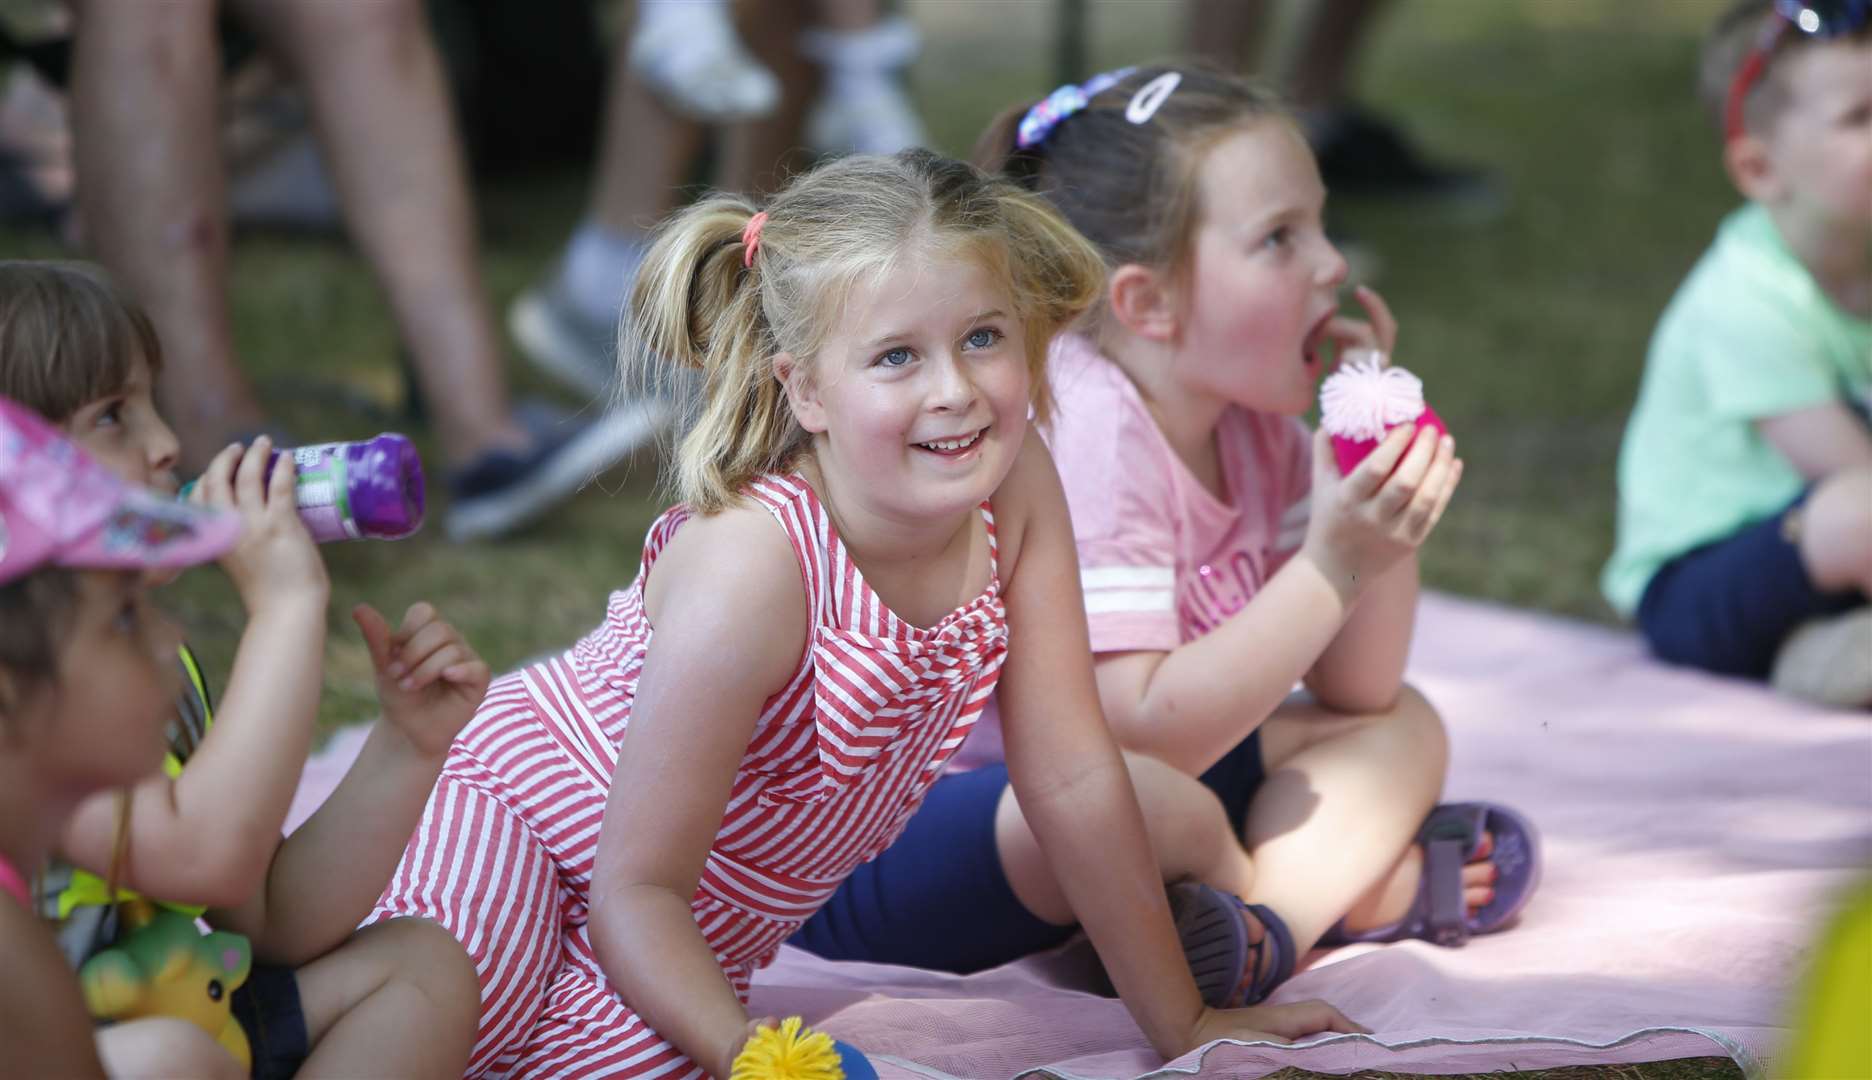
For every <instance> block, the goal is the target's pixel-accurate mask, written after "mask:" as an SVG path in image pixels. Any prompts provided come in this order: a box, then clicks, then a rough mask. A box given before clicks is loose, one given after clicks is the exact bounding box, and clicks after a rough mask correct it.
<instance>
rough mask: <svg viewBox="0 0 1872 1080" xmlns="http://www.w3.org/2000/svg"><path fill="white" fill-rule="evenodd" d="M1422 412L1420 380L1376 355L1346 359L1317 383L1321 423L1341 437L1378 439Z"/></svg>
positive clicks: (1355, 439)
mask: <svg viewBox="0 0 1872 1080" xmlns="http://www.w3.org/2000/svg"><path fill="white" fill-rule="evenodd" d="M1423 411H1424V398H1423V380H1422V379H1419V378H1418V377H1417V376H1415V375H1412V374H1411V373H1410V372H1408V371H1405V370H1404V369H1403V368H1401V367H1385V366H1384V365H1383V363H1382V362H1381V360H1380V359H1379V357H1378V355H1377V354H1367V355H1365V356H1360V357H1358V358H1356V359H1351V358H1348V359H1347V360H1345V361H1344V362H1343V363H1341V364H1340V365H1339V370H1337V371H1335V372H1333V373H1332V374H1331V375H1329V376H1327V377H1326V381H1325V383H1324V384H1322V385H1321V386H1320V426H1321V427H1323V428H1325V429H1326V433H1327V434H1329V435H1338V436H1340V437H1341V438H1346V439H1352V440H1354V441H1364V440H1368V439H1381V438H1383V437H1384V433H1385V432H1386V431H1388V430H1390V429H1391V428H1394V427H1396V426H1397V425H1399V424H1407V423H1409V422H1411V421H1412V420H1415V419H1417V417H1418V416H1420V415H1422V413H1423Z"/></svg>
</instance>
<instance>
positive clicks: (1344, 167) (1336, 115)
mask: <svg viewBox="0 0 1872 1080" xmlns="http://www.w3.org/2000/svg"><path fill="white" fill-rule="evenodd" d="M1305 127H1306V132H1307V141H1308V142H1310V143H1312V144H1313V153H1314V155H1315V156H1317V157H1318V158H1319V167H1320V177H1321V179H1323V180H1324V181H1325V182H1326V187H1327V190H1329V191H1331V192H1332V193H1333V194H1334V195H1354V196H1360V197H1366V198H1375V199H1399V200H1409V201H1412V202H1418V203H1424V204H1429V205H1435V206H1438V207H1443V208H1447V209H1448V210H1450V211H1452V212H1454V213H1456V214H1459V215H1461V216H1463V217H1465V218H1471V219H1474V220H1476V221H1487V220H1492V219H1494V218H1497V217H1500V216H1501V215H1502V213H1503V212H1504V211H1505V210H1506V209H1507V202H1508V201H1507V197H1506V195H1504V194H1503V192H1502V188H1501V184H1500V182H1499V181H1498V180H1496V179H1495V177H1494V176H1493V175H1491V174H1490V173H1488V172H1486V171H1484V170H1481V169H1475V168H1469V167H1467V166H1461V165H1452V164H1449V163H1446V162H1437V161H1432V160H1430V159H1429V158H1426V157H1424V156H1423V154H1421V153H1420V152H1419V151H1418V150H1417V148H1416V147H1414V146H1412V145H1411V143H1410V140H1409V139H1407V138H1405V136H1404V133H1403V132H1402V131H1400V130H1398V128H1397V127H1396V126H1395V125H1393V124H1392V123H1391V122H1390V121H1388V120H1386V119H1384V118H1383V117H1380V116H1378V115H1377V114H1375V113H1372V112H1370V111H1368V110H1366V109H1363V108H1360V107H1358V106H1356V105H1346V106H1341V107H1338V108H1334V109H1330V110H1326V111H1323V112H1319V113H1316V114H1314V115H1311V116H1309V117H1308V118H1307V120H1306V124H1305Z"/></svg>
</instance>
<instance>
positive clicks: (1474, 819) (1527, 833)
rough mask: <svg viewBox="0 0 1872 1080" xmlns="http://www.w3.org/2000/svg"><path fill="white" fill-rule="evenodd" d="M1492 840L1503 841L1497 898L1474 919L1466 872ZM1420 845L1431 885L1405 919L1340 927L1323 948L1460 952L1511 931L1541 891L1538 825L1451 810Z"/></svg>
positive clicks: (1486, 807) (1433, 821)
mask: <svg viewBox="0 0 1872 1080" xmlns="http://www.w3.org/2000/svg"><path fill="white" fill-rule="evenodd" d="M1485 832H1486V833H1490V834H1492V835H1493V836H1494V837H1495V850H1494V852H1493V853H1492V854H1491V855H1490V856H1489V858H1490V859H1491V860H1492V861H1493V862H1494V863H1495V872H1496V876H1495V886H1494V888H1495V895H1494V897H1493V898H1491V899H1490V900H1489V902H1488V903H1486V904H1484V905H1482V906H1481V907H1480V908H1477V909H1476V910H1475V912H1473V913H1471V912H1469V911H1468V910H1467V909H1466V908H1465V907H1464V905H1463V898H1462V869H1463V866H1464V865H1465V864H1467V863H1468V861H1469V858H1470V856H1472V855H1474V854H1475V850H1476V847H1477V846H1478V845H1479V844H1481V842H1482V834H1483V833H1485ZM1417 843H1418V845H1419V846H1421V847H1422V848H1423V851H1424V858H1423V877H1422V879H1421V880H1420V881H1419V882H1418V884H1417V896H1416V898H1415V899H1413V900H1412V901H1411V906H1410V910H1409V911H1407V912H1405V913H1404V917H1403V918H1402V919H1399V920H1398V921H1397V922H1395V923H1392V924H1391V925H1390V926H1380V927H1377V928H1375V929H1372V930H1364V931H1360V932H1359V933H1356V934H1355V933H1348V932H1347V931H1346V930H1345V925H1344V923H1339V924H1336V925H1334V926H1333V928H1332V929H1331V930H1328V931H1326V934H1325V936H1324V937H1322V938H1320V944H1321V945H1351V944H1354V943H1357V942H1366V941H1374V942H1378V941H1402V940H1404V939H1405V938H1420V939H1422V940H1424V941H1429V942H1434V943H1435V944H1438V945H1443V946H1447V947H1451V948H1453V947H1456V946H1459V945H1461V944H1463V943H1464V942H1466V941H1468V940H1469V938H1470V937H1471V936H1473V935H1475V934H1489V933H1493V932H1495V931H1497V930H1500V929H1501V928H1502V927H1504V926H1506V925H1507V924H1508V923H1509V922H1510V921H1511V920H1513V919H1514V917H1515V916H1516V915H1519V914H1520V913H1521V909H1522V908H1524V907H1526V906H1527V902H1528V898H1529V897H1531V896H1533V895H1534V890H1535V888H1536V887H1538V886H1539V885H1540V876H1541V845H1540V833H1539V832H1537V831H1536V830H1535V828H1534V823H1533V822H1531V821H1529V820H1528V819H1527V818H1526V817H1524V816H1522V815H1521V814H1520V813H1518V812H1516V811H1514V810H1510V809H1509V808H1507V807H1505V806H1502V805H1501V804H1499V803H1487V802H1470V803H1444V804H1443V805H1441V806H1439V807H1437V808H1436V809H1434V810H1432V811H1430V815H1429V816H1428V817H1426V818H1424V823H1423V827H1422V828H1420V829H1418V830H1417Z"/></svg>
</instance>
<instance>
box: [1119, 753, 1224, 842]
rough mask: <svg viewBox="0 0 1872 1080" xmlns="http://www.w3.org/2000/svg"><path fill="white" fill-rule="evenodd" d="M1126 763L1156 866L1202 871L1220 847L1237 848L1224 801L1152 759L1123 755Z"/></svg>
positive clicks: (1197, 782) (1139, 755)
mask: <svg viewBox="0 0 1872 1080" xmlns="http://www.w3.org/2000/svg"><path fill="white" fill-rule="evenodd" d="M1124 758H1125V767H1126V768H1127V769H1129V770H1130V773H1131V786H1132V788H1133V789H1134V790H1135V791H1136V792H1137V797H1138V806H1139V807H1140V808H1141V809H1142V810H1143V811H1144V824H1145V829H1146V831H1147V832H1148V833H1149V834H1150V841H1151V846H1152V848H1154V849H1155V850H1156V851H1157V854H1158V860H1159V861H1160V862H1165V863H1171V864H1176V865H1186V864H1187V866H1188V867H1194V866H1206V865H1208V864H1209V863H1210V862H1211V861H1213V860H1214V858H1216V856H1217V855H1219V854H1220V851H1221V846H1222V845H1224V844H1233V843H1235V842H1236V840H1235V836H1236V834H1235V828H1236V826H1235V824H1234V823H1231V822H1230V821H1229V820H1228V811H1227V810H1226V809H1224V808H1223V806H1222V800H1221V799H1220V798H1218V797H1217V796H1216V793H1215V792H1213V791H1211V790H1209V788H1208V786H1207V785H1205V784H1204V783H1203V782H1202V781H1201V780H1198V779H1196V778H1195V777H1193V776H1191V775H1189V774H1188V773H1186V772H1183V771H1182V770H1181V769H1178V768H1176V767H1175V766H1174V765H1168V764H1165V763H1164V762H1162V761H1159V760H1157V759H1156V758H1154V757H1149V756H1146V755H1143V754H1133V753H1129V752H1127V753H1126V754H1125V755H1124Z"/></svg>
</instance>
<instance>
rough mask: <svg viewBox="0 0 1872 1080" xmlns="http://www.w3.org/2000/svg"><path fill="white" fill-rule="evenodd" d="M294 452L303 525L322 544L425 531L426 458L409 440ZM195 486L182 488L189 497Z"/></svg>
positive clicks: (393, 437) (389, 436)
mask: <svg viewBox="0 0 1872 1080" xmlns="http://www.w3.org/2000/svg"><path fill="white" fill-rule="evenodd" d="M283 453H290V454H292V456H293V464H294V465H295V466H297V467H298V470H299V477H298V490H297V492H296V496H297V501H298V504H299V520H301V521H303V522H305V526H306V530H307V531H308V532H310V533H311V534H312V539H313V540H314V541H316V542H318V543H321V544H324V543H329V542H331V541H333V540H363V539H372V540H401V539H402V538H403V537H405V536H408V535H410V534H411V533H413V532H415V531H416V530H417V529H418V528H420V527H421V526H422V520H423V472H422V459H421V458H420V457H418V456H417V454H416V447H415V446H414V445H412V444H411V443H410V441H409V439H408V438H406V437H404V436H402V435H397V434H394V433H390V432H386V433H384V434H382V435H378V436H377V437H375V438H371V439H364V440H362V441H360V442H336V443H320V444H318V445H316V446H301V447H297V448H295V449H293V450H275V451H274V452H273V457H272V458H269V460H268V461H267V468H268V469H269V470H271V469H272V467H273V460H274V459H277V457H278V456H279V455H280V454H283ZM194 486H195V482H194V481H190V482H189V484H188V486H187V487H184V488H183V489H182V494H183V495H184V496H187V495H188V493H189V491H190V489H192V488H193V487H194Z"/></svg>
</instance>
